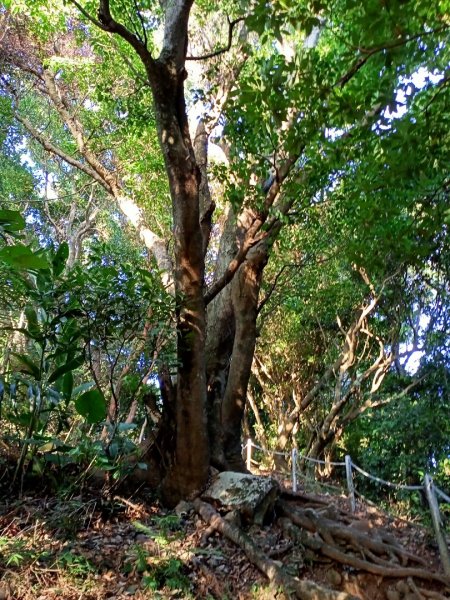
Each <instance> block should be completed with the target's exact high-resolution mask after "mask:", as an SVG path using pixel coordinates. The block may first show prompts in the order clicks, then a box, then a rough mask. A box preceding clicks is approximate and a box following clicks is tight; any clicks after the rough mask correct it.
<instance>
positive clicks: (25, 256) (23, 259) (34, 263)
mask: <svg viewBox="0 0 450 600" xmlns="http://www.w3.org/2000/svg"><path fill="white" fill-rule="evenodd" d="M0 262H4V263H6V264H8V265H10V266H11V267H13V268H15V269H23V270H25V271H26V270H32V271H35V270H39V269H48V262H47V261H46V259H45V258H44V257H43V256H40V255H38V254H35V253H34V252H32V251H31V250H30V248H28V246H24V245H23V244H15V245H14V246H6V247H5V248H3V249H2V250H0Z"/></svg>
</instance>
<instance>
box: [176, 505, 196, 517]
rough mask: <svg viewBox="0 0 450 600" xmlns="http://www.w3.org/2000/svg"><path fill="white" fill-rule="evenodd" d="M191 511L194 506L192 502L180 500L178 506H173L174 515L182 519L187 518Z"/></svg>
mask: <svg viewBox="0 0 450 600" xmlns="http://www.w3.org/2000/svg"><path fill="white" fill-rule="evenodd" d="M193 509H194V506H193V504H192V502H185V501H184V500H180V502H178V504H177V505H176V506H175V514H176V515H177V516H178V517H180V519H182V518H183V517H187V516H188V514H189V513H190V512H191V511H192V510H193Z"/></svg>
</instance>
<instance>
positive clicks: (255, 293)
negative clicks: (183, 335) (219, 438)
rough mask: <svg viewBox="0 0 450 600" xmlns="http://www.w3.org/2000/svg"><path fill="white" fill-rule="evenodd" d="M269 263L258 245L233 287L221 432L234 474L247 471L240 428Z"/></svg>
mask: <svg viewBox="0 0 450 600" xmlns="http://www.w3.org/2000/svg"><path fill="white" fill-rule="evenodd" d="M267 259H268V247H267V243H264V242H263V243H260V244H258V245H257V246H256V247H255V248H253V249H252V250H251V251H250V252H249V254H248V256H247V259H246V261H245V262H244V264H243V265H242V266H241V267H240V268H239V271H238V273H237V275H236V277H235V278H234V280H233V283H232V301H233V309H234V315H235V322H236V333H235V338H234V344H233V352H232V358H231V364H230V371H229V374H228V380H227V386H226V389H225V394H224V398H223V403H222V429H223V444H224V453H225V458H226V461H227V465H228V468H229V469H230V470H235V471H245V470H246V468H245V465H244V461H243V459H242V450H241V424H242V419H243V416H244V410H245V402H246V396H247V387H248V382H249V379H250V374H251V368H252V362H253V355H254V351H255V345H256V338H257V327H256V319H257V316H258V297H259V291H260V287H261V279H262V273H263V269H264V267H265V266H266V264H267Z"/></svg>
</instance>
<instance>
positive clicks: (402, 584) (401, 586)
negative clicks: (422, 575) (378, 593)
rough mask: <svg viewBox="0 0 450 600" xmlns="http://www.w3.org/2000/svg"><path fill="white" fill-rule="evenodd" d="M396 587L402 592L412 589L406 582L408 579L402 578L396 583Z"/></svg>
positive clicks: (405, 592)
mask: <svg viewBox="0 0 450 600" xmlns="http://www.w3.org/2000/svg"><path fill="white" fill-rule="evenodd" d="M395 589H396V590H397V591H398V592H400V594H407V593H408V592H409V591H410V590H409V585H408V584H407V583H406V581H403V580H402V579H400V581H397V583H396V584H395Z"/></svg>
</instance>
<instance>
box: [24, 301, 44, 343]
mask: <svg viewBox="0 0 450 600" xmlns="http://www.w3.org/2000/svg"><path fill="white" fill-rule="evenodd" d="M25 316H26V318H27V322H28V331H29V335H30V337H32V338H37V337H39V335H40V333H41V330H40V327H39V320H38V315H37V312H36V311H35V309H34V308H31V307H30V306H27V308H26V309H25Z"/></svg>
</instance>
